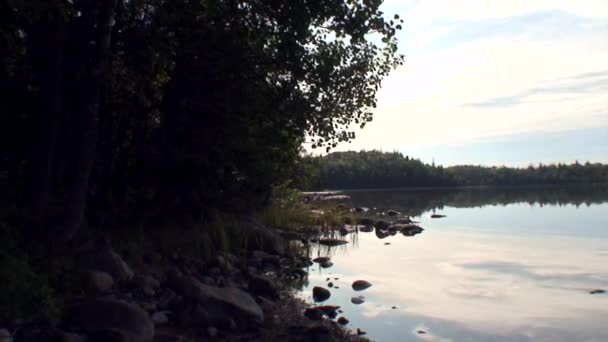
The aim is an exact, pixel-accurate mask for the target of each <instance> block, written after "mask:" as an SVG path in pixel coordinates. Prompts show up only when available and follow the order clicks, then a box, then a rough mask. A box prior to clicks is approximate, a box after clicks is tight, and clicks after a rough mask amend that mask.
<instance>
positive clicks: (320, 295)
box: [312, 286, 331, 302]
mask: <svg viewBox="0 0 608 342" xmlns="http://www.w3.org/2000/svg"><path fill="white" fill-rule="evenodd" d="M329 297H331V292H329V290H328V289H326V288H323V287H320V286H315V287H314V288H313V289H312V298H313V299H314V300H315V302H323V301H326V300H327V299H329Z"/></svg>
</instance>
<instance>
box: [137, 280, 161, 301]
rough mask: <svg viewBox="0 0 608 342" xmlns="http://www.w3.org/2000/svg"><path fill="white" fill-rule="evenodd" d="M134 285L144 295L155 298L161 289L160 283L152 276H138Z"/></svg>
mask: <svg viewBox="0 0 608 342" xmlns="http://www.w3.org/2000/svg"><path fill="white" fill-rule="evenodd" d="M134 283H135V284H136V286H137V287H138V288H139V289H140V290H141V291H142V293H144V294H145V295H146V296H150V297H152V296H154V295H155V294H156V290H157V289H158V288H159V287H160V282H159V281H158V280H157V279H156V278H154V277H152V276H150V275H138V276H136V277H135V279H134Z"/></svg>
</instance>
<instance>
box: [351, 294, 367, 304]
mask: <svg viewBox="0 0 608 342" xmlns="http://www.w3.org/2000/svg"><path fill="white" fill-rule="evenodd" d="M350 302H351V303H353V304H356V305H359V304H363V303H365V297H363V296H356V297H352V298H351V299H350Z"/></svg>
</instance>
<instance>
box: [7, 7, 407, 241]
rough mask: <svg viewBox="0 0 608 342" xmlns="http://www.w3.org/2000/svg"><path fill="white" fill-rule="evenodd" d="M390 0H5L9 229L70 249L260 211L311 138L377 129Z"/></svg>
mask: <svg viewBox="0 0 608 342" xmlns="http://www.w3.org/2000/svg"><path fill="white" fill-rule="evenodd" d="M380 4H381V1H355V2H353V1H333V0H331V1H330V0H319V1H265V0H252V1H246V2H243V1H219V0H200V1H179V0H176V1H164V0H137V1H126V0H100V1H91V0H73V1H64V0H48V1H38V0H20V1H10V0H9V1H0V62H1V63H0V113H2V114H1V115H0V193H2V201H3V202H2V203H1V206H2V209H3V210H2V211H1V212H0V214H2V216H1V217H0V221H1V222H9V225H10V226H11V227H15V226H27V227H28V228H33V230H31V232H32V234H31V235H32V237H36V238H37V239H40V238H41V237H42V238H44V237H49V238H50V237H52V238H53V239H60V240H69V239H71V237H72V236H74V235H75V233H76V232H77V231H78V230H79V228H80V227H81V226H87V225H89V226H96V227H121V226H124V223H125V222H129V221H130V220H131V221H137V222H140V223H141V222H144V223H142V224H143V225H146V226H147V223H149V224H161V223H162V222H163V221H175V220H180V221H184V222H189V223H193V224H199V223H200V222H206V221H209V220H210V218H212V216H213V213H214V212H215V211H217V210H221V211H223V212H231V213H232V212H235V213H246V212H248V211H252V210H255V209H256V207H260V206H262V205H264V204H265V203H266V202H267V199H268V196H269V193H270V191H271V188H272V187H273V185H275V184H280V183H282V182H284V181H285V180H286V179H287V178H288V177H291V176H292V173H293V170H294V165H295V162H296V161H297V159H298V157H299V155H300V149H301V145H302V142H303V141H304V139H305V137H315V145H316V146H317V147H320V148H323V149H328V148H331V147H332V146H335V145H336V144H337V142H338V141H347V140H349V139H352V138H353V137H354V134H353V133H352V132H350V131H349V129H348V128H349V127H350V126H351V124H357V125H360V126H363V125H365V123H366V122H368V121H370V120H371V108H373V107H374V106H375V102H376V99H375V95H376V91H377V89H378V88H379V85H380V82H381V80H382V78H383V77H384V76H386V75H387V74H388V72H390V71H391V70H392V69H393V68H394V67H396V66H397V65H399V64H401V63H402V60H403V58H402V56H400V55H399V54H398V53H397V45H396V38H395V32H396V30H398V29H400V28H401V23H402V21H401V20H400V19H399V18H398V17H395V18H391V20H385V19H384V18H385V17H384V14H383V13H382V12H381V11H379V6H380ZM371 33H373V35H371V36H373V37H374V39H373V40H370V39H368V38H369V37H370V34H371ZM174 223H175V222H174ZM131 226H134V224H131ZM36 232H37V233H36ZM11 234H12V233H11ZM0 240H2V239H1V238H0Z"/></svg>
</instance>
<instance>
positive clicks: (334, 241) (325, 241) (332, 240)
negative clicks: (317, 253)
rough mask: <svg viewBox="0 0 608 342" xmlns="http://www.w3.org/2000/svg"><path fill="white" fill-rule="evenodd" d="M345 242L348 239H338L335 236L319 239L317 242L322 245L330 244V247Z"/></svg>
mask: <svg viewBox="0 0 608 342" xmlns="http://www.w3.org/2000/svg"><path fill="white" fill-rule="evenodd" d="M347 243H348V241H344V240H339V239H335V238H323V239H319V244H321V245H324V246H330V247H334V246H339V245H345V244H347Z"/></svg>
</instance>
